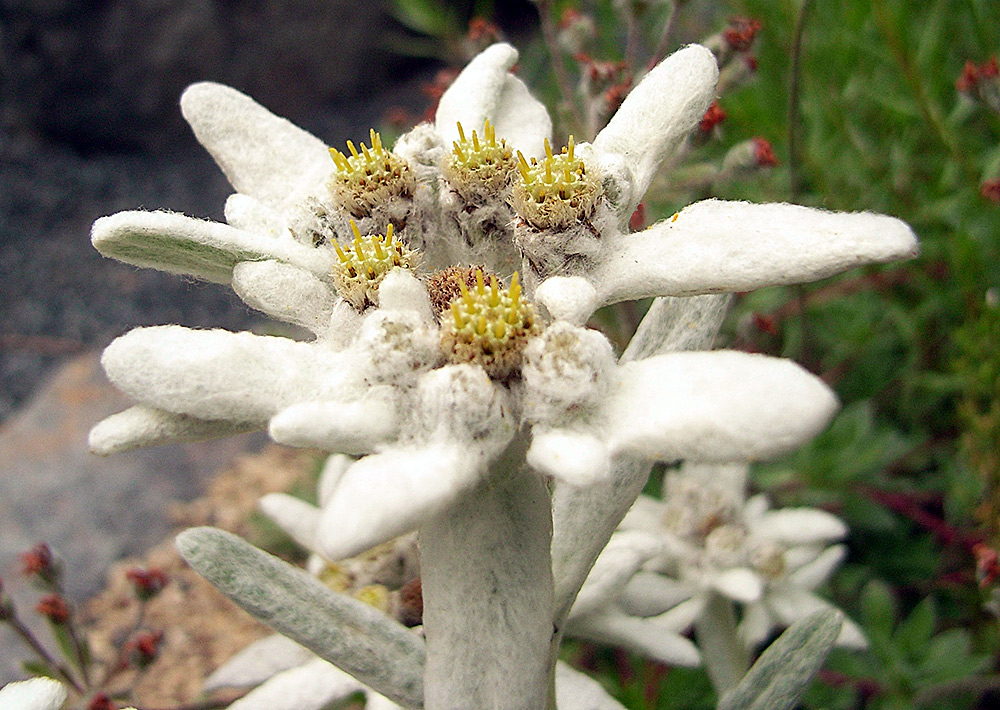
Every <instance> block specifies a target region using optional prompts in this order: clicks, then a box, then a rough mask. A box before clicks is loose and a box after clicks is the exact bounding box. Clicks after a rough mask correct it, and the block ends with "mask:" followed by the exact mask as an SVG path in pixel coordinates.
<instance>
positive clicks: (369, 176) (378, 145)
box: [328, 130, 416, 217]
mask: <svg viewBox="0 0 1000 710" xmlns="http://www.w3.org/2000/svg"><path fill="white" fill-rule="evenodd" d="M370 136H371V148H368V147H367V146H365V144H364V143H362V144H361V152H358V149H357V148H355V147H354V143H352V142H351V141H347V148H348V150H349V151H350V153H351V154H350V155H345V154H344V153H341V152H340V151H339V150H337V149H336V148H330V156H331V157H332V158H333V162H334V164H335V165H336V169H335V170H334V173H333V177H332V178H331V179H330V182H329V184H328V185H329V188H330V192H332V193H333V196H334V198H335V199H336V201H337V202H338V204H339V205H340V206H342V207H343V208H344V209H346V210H347V211H348V212H350V213H351V214H352V215H354V216H355V217H367V216H369V215H370V214H371V213H372V210H373V209H374V208H376V207H378V206H379V205H382V204H385V203H386V202H387V201H389V200H390V199H392V198H393V197H406V196H410V195H412V194H413V190H414V188H415V187H416V179H415V178H414V176H413V171H412V170H410V166H409V165H407V163H406V161H405V160H403V159H402V158H400V157H399V156H397V155H396V154H395V153H393V152H392V151H389V150H386V149H385V147H384V146H383V145H382V137H381V136H380V135H379V134H378V133H376V132H375V131H374V130H372V131H371V132H370Z"/></svg>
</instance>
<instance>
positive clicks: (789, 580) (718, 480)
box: [584, 464, 867, 648]
mask: <svg viewBox="0 0 1000 710" xmlns="http://www.w3.org/2000/svg"><path fill="white" fill-rule="evenodd" d="M746 473H747V467H746V466H745V465H743V464H734V465H728V466H705V465H693V464H685V465H684V466H682V467H681V470H680V471H679V472H677V473H675V474H672V475H670V476H668V477H667V479H666V480H665V482H664V490H663V499H662V500H656V499H654V498H651V497H649V496H640V497H639V498H638V499H637V500H636V502H635V505H634V506H633V508H632V510H631V511H630V512H629V514H628V515H627V516H626V517H625V520H624V521H622V525H621V528H620V530H621V531H620V532H618V533H616V536H626V539H628V538H633V539H634V538H638V539H639V540H642V541H644V544H645V545H647V546H648V545H651V544H653V541H657V542H659V544H660V546H661V548H660V551H659V554H656V555H649V556H648V557H647V558H646V559H645V560H644V561H643V564H642V570H641V571H635V568H634V567H628V570H627V571H634V572H635V574H633V575H631V577H630V579H629V580H628V582H627V587H626V590H625V592H624V593H623V597H624V598H625V599H626V602H625V605H626V606H627V607H628V608H629V609H630V610H631V611H632V615H633V616H635V617H647V616H653V617H654V618H655V615H660V614H664V613H666V614H669V615H671V616H670V618H672V619H675V620H679V619H687V623H688V624H690V623H692V622H694V621H695V620H696V619H698V618H700V617H701V616H702V615H704V614H705V613H706V604H707V602H708V599H709V598H710V596H711V595H713V594H718V595H721V596H722V597H724V598H726V599H729V600H731V601H733V602H736V603H738V604H740V605H742V606H743V609H744V613H743V618H742V621H741V623H740V625H739V636H740V639H741V640H742V641H743V643H744V644H746V645H747V646H754V645H757V644H760V643H762V642H764V641H765V640H766V639H767V638H768V635H769V634H770V633H771V632H772V631H773V630H774V629H776V628H784V627H786V626H790V625H791V624H793V623H794V622H795V621H798V620H799V619H802V618H805V617H806V616H808V615H809V614H812V613H813V612H815V611H818V610H819V609H825V608H830V607H831V605H830V603H829V602H827V601H825V600H823V599H821V598H820V597H819V596H817V595H816V594H815V593H814V590H815V589H816V588H817V587H819V586H820V585H821V584H823V583H824V582H826V581H827V580H828V579H829V577H830V575H832V574H833V572H834V570H835V569H836V568H837V567H838V566H839V565H840V563H841V562H842V561H843V559H844V555H845V554H846V548H845V547H844V545H831V543H833V542H835V541H837V540H840V539H841V538H843V537H844V536H845V535H846V534H847V526H846V525H844V523H843V522H841V521H840V519H838V518H836V517H835V516H833V515H831V514H829V513H826V512H824V511H821V510H814V509H810V508H784V509H780V510H768V503H767V499H766V497H765V496H763V495H757V496H754V497H752V498H750V499H749V500H746V499H745V494H744V490H745V485H746V483H745V478H746ZM634 544H635V543H633V545H634ZM609 549H611V546H609ZM595 569H597V566H595ZM588 584H589V583H588ZM586 589H587V585H585V586H584V590H586ZM668 609H669V610H670V611H667V610H668ZM680 628H681V629H683V628H685V626H684V625H681V627H680ZM838 644H840V645H842V646H846V647H849V648H865V647H866V646H867V643H866V641H865V639H864V636H863V635H862V633H861V631H860V629H859V628H858V627H857V625H856V624H854V623H853V622H852V621H850V620H849V619H845V621H844V624H843V626H842V628H841V633H840V637H839V639H838Z"/></svg>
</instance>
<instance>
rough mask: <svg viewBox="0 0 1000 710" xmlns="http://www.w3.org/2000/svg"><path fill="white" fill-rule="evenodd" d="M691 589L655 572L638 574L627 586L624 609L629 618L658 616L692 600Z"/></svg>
mask: <svg viewBox="0 0 1000 710" xmlns="http://www.w3.org/2000/svg"><path fill="white" fill-rule="evenodd" d="M693 592H694V590H693V589H691V587H689V586H688V585H686V584H682V583H681V582H678V581H676V580H674V579H671V578H670V577H666V576H664V575H662V574H655V573H653V572H642V571H639V572H637V573H636V574H635V575H634V576H633V577H632V579H630V580H629V581H628V584H626V585H625V590H624V592H623V594H622V596H621V606H622V609H623V610H624V611H625V613H627V614H628V615H629V616H642V617H646V616H658V615H660V614H663V613H664V612H666V611H668V610H670V609H673V608H674V607H676V606H677V605H678V604H680V603H681V602H684V601H686V600H688V599H690V598H691V595H692V593H693Z"/></svg>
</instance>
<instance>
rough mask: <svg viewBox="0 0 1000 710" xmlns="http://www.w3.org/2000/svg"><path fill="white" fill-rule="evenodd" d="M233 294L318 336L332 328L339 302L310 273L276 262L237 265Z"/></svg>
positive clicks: (247, 262)
mask: <svg viewBox="0 0 1000 710" xmlns="http://www.w3.org/2000/svg"><path fill="white" fill-rule="evenodd" d="M233 290H234V291H235V292H236V295H237V296H239V297H240V298H241V299H243V302H244V303H246V304H247V305H248V306H250V307H251V308H256V309H257V310H258V311H261V312H262V313H265V314H267V315H269V316H271V317H272V318H274V319H275V320H279V321H284V322H285V323H293V324H295V325H299V326H302V327H303V328H307V329H308V330H310V331H312V332H313V333H315V334H317V335H320V334H323V333H325V332H326V330H327V329H328V328H329V326H330V316H331V315H332V314H333V308H334V305H335V304H336V301H337V297H336V295H335V294H334V293H333V291H332V290H331V288H330V286H329V284H328V283H325V282H323V281H321V280H320V279H319V278H317V277H316V276H314V275H313V274H312V273H310V272H308V271H305V270H303V269H300V268H298V267H295V266H292V265H291V264H287V263H283V262H280V261H275V260H273V259H269V260H267V261H244V262H240V263H238V264H236V265H235V266H234V267H233Z"/></svg>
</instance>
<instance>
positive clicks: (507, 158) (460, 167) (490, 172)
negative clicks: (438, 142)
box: [442, 119, 517, 202]
mask: <svg viewBox="0 0 1000 710" xmlns="http://www.w3.org/2000/svg"><path fill="white" fill-rule="evenodd" d="M457 125H458V140H457V141H454V142H453V143H452V152H451V153H450V154H449V155H448V157H447V158H446V159H445V161H444V165H443V166H442V170H443V172H444V176H445V178H447V180H448V183H449V184H450V185H451V186H452V188H454V189H455V191H456V192H458V194H459V195H461V196H462V197H463V198H464V199H465V200H466V201H468V202H482V201H484V200H486V199H489V198H491V197H492V198H494V199H495V198H497V196H498V195H499V193H500V192H501V191H502V190H504V189H506V188H507V186H508V185H509V184H510V182H511V175H512V173H513V172H514V168H515V167H516V165H517V161H516V159H515V158H514V153H513V151H512V150H511V149H510V148H509V147H508V146H507V141H505V140H503V139H502V138H501V139H500V140H497V134H496V128H494V126H493V124H491V123H490V121H489V119H486V122H485V124H484V126H483V135H482V138H481V139H480V136H479V133H478V131H473V132H472V138H467V137H466V135H465V129H464V128H463V127H462V124H461V123H459V124H457Z"/></svg>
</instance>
